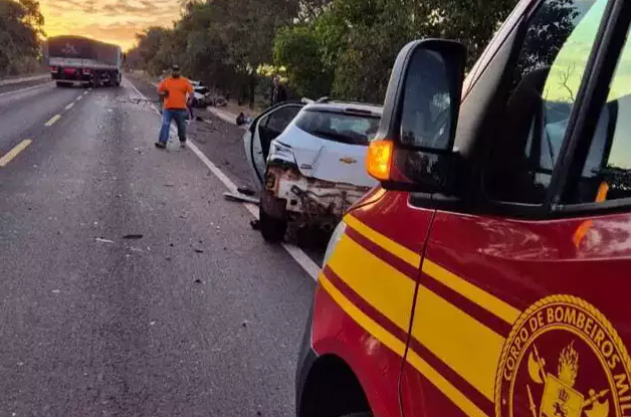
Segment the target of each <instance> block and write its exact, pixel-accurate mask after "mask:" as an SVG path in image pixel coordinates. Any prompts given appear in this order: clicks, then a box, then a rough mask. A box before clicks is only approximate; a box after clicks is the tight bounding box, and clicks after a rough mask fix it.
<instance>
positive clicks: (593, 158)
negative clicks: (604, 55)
mask: <svg viewBox="0 0 631 417" xmlns="http://www.w3.org/2000/svg"><path fill="white" fill-rule="evenodd" d="M627 39H628V37H627ZM622 198H631V42H629V41H627V42H626V44H625V47H624V49H623V52H622V54H621V56H620V59H619V61H618V66H617V69H616V72H615V74H614V77H613V78H612V81H611V84H610V87H609V96H608V98H607V101H606V103H605V105H604V106H603V108H602V110H601V114H600V117H599V120H598V125H597V127H596V132H595V133H594V136H593V138H592V142H591V145H590V149H589V153H588V156H587V159H586V161H585V164H584V165H583V170H582V172H581V178H580V179H579V182H578V187H577V189H576V191H575V194H574V195H573V196H572V201H570V202H571V203H593V202H604V201H610V200H618V199H622Z"/></svg>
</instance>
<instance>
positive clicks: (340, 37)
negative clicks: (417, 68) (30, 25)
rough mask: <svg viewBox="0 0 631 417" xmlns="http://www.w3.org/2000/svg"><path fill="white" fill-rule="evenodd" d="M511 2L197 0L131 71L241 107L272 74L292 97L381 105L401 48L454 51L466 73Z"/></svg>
mask: <svg viewBox="0 0 631 417" xmlns="http://www.w3.org/2000/svg"><path fill="white" fill-rule="evenodd" d="M516 3H517V0H478V1H471V0H422V1H421V0H240V1H238V2H237V1H233V0H206V1H196V2H189V3H187V4H185V6H184V7H183V12H182V17H181V19H180V20H179V21H178V22H176V24H175V25H174V26H173V27H172V28H158V27H154V28H150V29H149V30H147V31H146V32H144V33H142V34H139V35H138V47H137V48H136V49H134V50H132V51H131V52H130V58H131V63H132V65H134V66H135V67H137V68H143V69H146V70H147V71H149V72H150V73H152V74H153V75H158V74H161V73H162V72H163V71H164V70H166V69H167V68H168V67H169V65H170V64H171V62H173V61H177V62H179V63H180V64H181V65H183V66H184V70H185V72H186V73H187V74H190V75H191V76H193V77H195V78H199V79H201V80H203V81H205V82H206V83H207V84H208V85H210V86H212V87H215V88H217V89H218V90H219V91H221V92H223V93H224V94H230V95H231V96H232V97H233V98H237V99H240V100H241V101H250V102H253V101H254V99H253V98H254V97H255V96H258V95H257V93H258V94H262V93H264V92H265V91H267V89H268V88H269V77H270V75H271V74H272V73H273V72H276V71H280V72H281V73H282V74H283V75H284V76H285V77H286V79H287V84H288V87H289V88H290V91H291V92H292V93H293V94H294V95H295V96H299V97H300V96H309V97H319V96H332V97H335V98H339V99H347V100H360V101H368V102H381V101H382V100H383V96H384V93H385V90H386V87H387V83H388V79H389V76H390V69H391V66H392V64H393V62H394V59H395V58H396V54H397V53H398V51H399V50H400V48H401V47H403V46H404V45H405V44H406V43H407V42H409V41H411V40H413V39H418V38H424V37H443V38H450V39H456V40H459V41H461V42H463V43H464V44H465V45H466V46H467V48H468V50H469V62H470V63H473V62H474V61H475V59H476V58H477V57H478V55H479V54H480V53H481V52H482V50H483V48H484V46H485V45H486V43H487V42H488V41H489V39H490V38H491V37H492V35H493V34H494V33H495V31H496V30H497V28H498V27H499V25H500V23H501V22H502V21H503V20H504V19H505V18H506V17H507V15H508V13H509V12H510V10H511V9H512V8H513V7H514V6H515V4H516Z"/></svg>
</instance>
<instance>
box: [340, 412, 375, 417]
mask: <svg viewBox="0 0 631 417" xmlns="http://www.w3.org/2000/svg"><path fill="white" fill-rule="evenodd" d="M340 417H373V415H372V414H370V413H355V414H346V415H345V416H340Z"/></svg>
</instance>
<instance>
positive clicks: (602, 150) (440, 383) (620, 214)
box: [297, 0, 631, 417]
mask: <svg viewBox="0 0 631 417" xmlns="http://www.w3.org/2000/svg"><path fill="white" fill-rule="evenodd" d="M630 21H631V1H628V0H525V1H522V2H521V3H519V5H518V6H517V8H516V9H515V10H514V12H513V13H512V15H511V16H510V17H509V19H508V20H507V21H506V22H505V24H504V25H503V27H502V28H501V29H500V30H499V32H498V33H497V35H496V36H495V38H494V39H493V41H492V42H491V43H490V45H489V46H488V48H487V50H486V51H485V52H484V54H483V55H482V56H481V58H480V59H479V61H478V62H477V64H475V66H474V67H473V68H472V69H471V70H470V71H469V73H468V75H467V76H466V78H465V77H464V72H465V71H464V70H465V61H466V52H465V50H464V47H463V46H462V45H461V44H459V43H457V42H454V41H447V40H439V39H427V40H422V41H416V42H412V43H410V44H409V45H407V46H406V47H405V48H404V49H403V50H402V51H401V53H400V55H399V57H398V58H397V61H396V63H395V66H394V69H393V74H392V78H391V81H390V85H389V88H388V92H387V97H386V101H385V106H384V113H383V119H382V122H381V126H380V130H379V133H378V135H377V137H376V139H375V140H374V141H373V142H372V143H371V145H370V150H369V156H368V158H367V165H368V166H367V168H368V171H369V172H370V174H371V175H372V176H373V177H375V178H377V179H378V180H379V181H380V182H381V186H380V187H379V188H377V189H375V190H374V191H372V192H371V193H370V194H369V195H368V196H366V197H365V198H364V199H363V200H362V201H360V202H359V203H357V204H356V205H355V206H354V207H353V208H352V209H351V210H350V211H349V212H348V213H347V214H346V216H345V217H344V221H343V222H342V223H341V224H340V225H339V226H338V228H337V229H336V231H335V234H334V236H333V238H332V240H331V242H330V244H329V248H328V250H327V253H326V259H325V262H324V268H323V270H322V272H321V274H320V277H319V282H318V287H317V290H316V294H315V299H314V305H313V309H312V317H311V319H310V321H309V326H308V329H307V332H306V333H305V338H304V343H303V347H302V353H301V355H300V362H299V369H298V373H297V414H298V416H300V417H316V416H317V417H340V416H380V417H395V416H396V417H400V416H405V417H437V416H441V417H444V416H471V417H491V416H495V417H583V416H584V417H624V416H631V384H630V379H631V359H630V357H629V351H628V348H629V347H631V309H630V308H629V305H627V302H628V300H627V297H629V296H630V294H631V272H629V271H631V40H628V34H629V23H630ZM627 268H628V269H627Z"/></svg>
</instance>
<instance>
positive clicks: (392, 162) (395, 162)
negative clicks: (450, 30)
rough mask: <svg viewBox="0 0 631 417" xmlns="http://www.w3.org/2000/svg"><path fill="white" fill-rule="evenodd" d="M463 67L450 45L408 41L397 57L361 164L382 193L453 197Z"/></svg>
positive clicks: (455, 45)
mask: <svg viewBox="0 0 631 417" xmlns="http://www.w3.org/2000/svg"><path fill="white" fill-rule="evenodd" d="M465 64H466V49H465V47H464V46H463V45H462V44H461V43H459V42H455V41H450V40H443V39H426V40H421V41H414V42H411V43H409V44H408V45H406V46H405V47H404V48H403V49H402V50H401V52H400V53H399V56H398V57H397V60H396V62H395V64H394V68H393V70H392V76H391V77H390V83H389V84H388V91H387V94H386V100H385V104H384V110H383V116H382V119H381V124H380V126H379V131H378V132H377V135H376V136H375V138H374V139H373V140H372V141H371V143H370V147H369V150H368V156H367V158H366V164H367V169H368V173H369V174H370V175H371V176H372V177H374V178H375V179H377V180H379V181H380V182H381V184H382V186H383V187H384V188H385V189H392V190H406V191H419V192H426V193H444V194H453V193H454V186H455V182H456V181H455V178H454V177H455V175H457V174H456V173H457V172H458V169H457V167H456V165H457V164H458V161H459V157H458V154H457V152H455V151H454V139H455V133H456V126H457V122H458V114H459V111H460V98H461V94H462V85H463V81H464V69H465Z"/></svg>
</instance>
